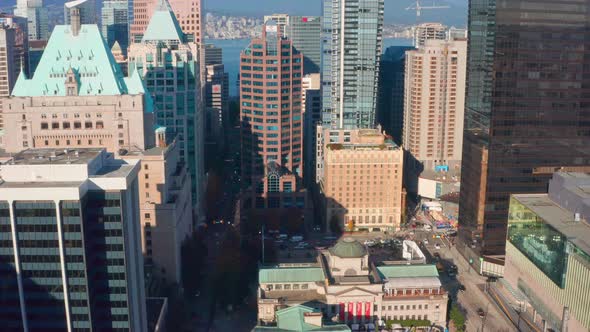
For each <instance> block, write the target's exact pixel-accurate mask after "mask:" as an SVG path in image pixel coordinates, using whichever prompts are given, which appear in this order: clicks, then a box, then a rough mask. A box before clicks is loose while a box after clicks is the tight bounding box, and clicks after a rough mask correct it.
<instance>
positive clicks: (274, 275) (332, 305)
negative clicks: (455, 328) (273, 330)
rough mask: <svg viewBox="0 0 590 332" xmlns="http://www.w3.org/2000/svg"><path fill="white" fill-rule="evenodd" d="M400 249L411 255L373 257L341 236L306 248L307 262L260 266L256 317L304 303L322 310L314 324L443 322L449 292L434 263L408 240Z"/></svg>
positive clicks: (263, 319) (269, 320) (270, 321)
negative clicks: (324, 246)
mask: <svg viewBox="0 0 590 332" xmlns="http://www.w3.org/2000/svg"><path fill="white" fill-rule="evenodd" d="M402 251H403V255H404V257H410V260H407V259H402V258H401V257H400V258H399V259H398V260H395V261H373V260H370V257H369V251H368V250H367V248H366V247H365V246H364V245H363V244H361V243H360V242H358V241H357V240H354V239H352V238H346V237H345V238H342V239H341V240H339V241H338V242H337V243H336V244H335V245H334V246H332V247H330V248H328V249H322V250H317V251H315V250H310V251H309V255H308V256H311V257H314V258H313V259H312V260H311V261H310V262H300V263H298V262H289V263H279V264H277V265H275V266H262V267H261V268H260V270H259V272H258V320H259V322H260V323H261V324H266V325H275V324H281V322H280V318H281V317H280V316H281V315H280V313H281V311H280V310H281V309H283V308H298V307H300V306H301V305H305V306H307V307H310V308H313V310H314V311H316V312H320V313H322V315H323V318H322V317H315V318H316V319H317V321H316V320H314V321H315V322H316V323H315V324H316V326H318V325H319V326H321V325H320V324H319V323H321V322H333V323H340V324H348V325H352V324H358V325H357V327H361V328H362V327H364V328H365V329H369V328H370V327H372V328H373V329H375V327H376V326H383V325H384V324H383V322H385V321H387V320H400V321H404V320H412V319H413V320H416V319H418V320H428V321H429V322H430V323H431V324H432V325H435V326H446V314H447V302H448V294H447V292H446V291H445V289H444V288H443V287H442V285H441V282H440V279H439V274H438V271H437V269H436V267H435V266H434V265H430V264H426V263H425V258H424V254H423V253H422V252H421V251H420V249H419V248H418V245H416V243H414V242H412V241H404V243H403V247H402ZM293 310H296V309H293ZM277 319H278V321H277ZM431 324H428V325H431Z"/></svg>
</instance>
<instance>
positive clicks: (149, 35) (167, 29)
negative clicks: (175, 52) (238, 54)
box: [141, 0, 184, 42]
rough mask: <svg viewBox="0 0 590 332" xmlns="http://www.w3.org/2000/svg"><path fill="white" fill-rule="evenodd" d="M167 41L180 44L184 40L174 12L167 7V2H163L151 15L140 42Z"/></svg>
mask: <svg viewBox="0 0 590 332" xmlns="http://www.w3.org/2000/svg"><path fill="white" fill-rule="evenodd" d="M167 40H176V41H178V42H182V41H183V40H184V33H183V32H182V29H181V28H180V24H179V23H178V20H177V19H176V16H175V15H174V12H173V11H172V9H171V8H170V6H169V5H168V2H167V1H166V0H163V1H162V2H161V3H160V5H159V6H158V8H157V9H156V11H154V13H153V14H152V18H151V19H150V23H149V24H148V27H147V29H146V30H145V33H144V34H143V39H142V40H141V41H142V42H146V41H167Z"/></svg>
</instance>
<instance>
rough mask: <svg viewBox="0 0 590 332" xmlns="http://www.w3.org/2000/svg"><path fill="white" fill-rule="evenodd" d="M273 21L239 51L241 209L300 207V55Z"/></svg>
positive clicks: (301, 132)
mask: <svg viewBox="0 0 590 332" xmlns="http://www.w3.org/2000/svg"><path fill="white" fill-rule="evenodd" d="M276 31H280V30H278V29H277V26H276V25H275V24H274V23H273V22H272V21H270V22H267V24H265V26H264V27H263V31H262V37H260V38H254V39H252V41H251V42H250V45H249V46H248V48H246V49H245V50H243V51H242V54H241V55H240V65H241V68H240V80H241V81H240V101H241V106H240V121H241V125H242V128H241V134H240V135H241V143H242V146H241V149H242V153H241V158H242V160H241V167H242V185H243V186H244V189H245V190H246V191H247V194H246V195H245V200H244V207H245V208H246V209H250V208H255V209H278V208H281V209H282V208H297V209H302V208H304V207H305V192H304V191H302V187H303V159H302V158H303V115H302V113H301V79H302V76H303V67H302V64H303V55H302V54H301V53H299V51H297V49H295V48H294V47H293V44H292V42H291V41H290V40H288V39H286V38H284V37H283V36H282V35H281V34H280V32H276Z"/></svg>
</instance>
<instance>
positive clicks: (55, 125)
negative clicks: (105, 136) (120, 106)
mask: <svg viewBox="0 0 590 332" xmlns="http://www.w3.org/2000/svg"><path fill="white" fill-rule="evenodd" d="M93 127H94V128H96V129H103V128H104V123H103V122H102V121H97V122H96V124H93V122H92V121H86V122H84V129H92V128H93ZM71 128H72V124H71V123H70V122H62V123H61V127H60V123H59V122H52V123H51V129H71ZM73 128H74V129H82V122H79V121H75V122H74V126H73ZM122 128H123V125H122V124H119V129H122ZM24 129H26V127H23V130H24ZM47 129H49V123H48V122H41V130H47Z"/></svg>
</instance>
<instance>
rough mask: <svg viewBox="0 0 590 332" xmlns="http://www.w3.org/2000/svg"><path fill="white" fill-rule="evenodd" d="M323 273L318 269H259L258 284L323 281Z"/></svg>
mask: <svg viewBox="0 0 590 332" xmlns="http://www.w3.org/2000/svg"><path fill="white" fill-rule="evenodd" d="M324 279H325V277H324V272H323V271H322V269H321V268H319V267H276V268H261V269H260V271H258V282H259V283H261V284H267V283H280V282H315V281H324Z"/></svg>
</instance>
